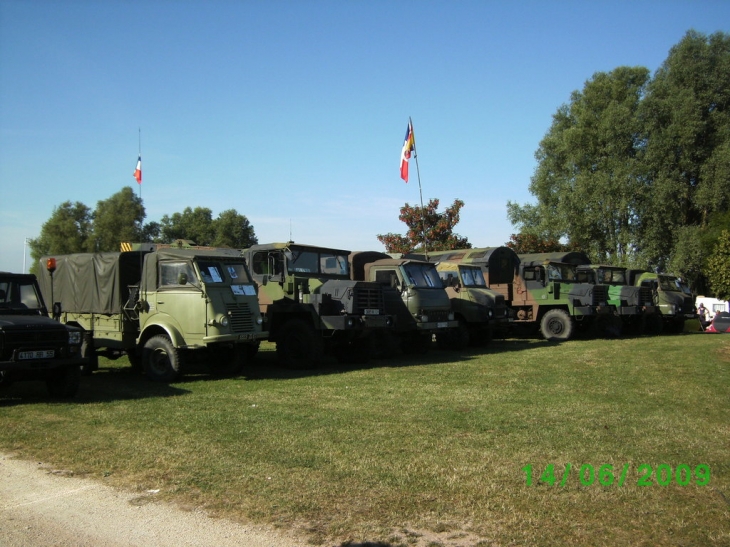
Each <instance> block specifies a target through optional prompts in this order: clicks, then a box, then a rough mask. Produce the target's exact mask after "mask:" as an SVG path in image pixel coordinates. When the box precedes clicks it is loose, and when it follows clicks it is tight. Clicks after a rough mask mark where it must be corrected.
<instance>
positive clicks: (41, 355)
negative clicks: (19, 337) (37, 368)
mask: <svg viewBox="0 0 730 547" xmlns="http://www.w3.org/2000/svg"><path fill="white" fill-rule="evenodd" d="M53 355H54V352H53V350H52V349H43V350H38V351H21V352H20V353H19V354H18V359H53Z"/></svg>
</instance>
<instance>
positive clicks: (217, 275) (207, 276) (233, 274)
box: [198, 260, 251, 285]
mask: <svg viewBox="0 0 730 547" xmlns="http://www.w3.org/2000/svg"><path fill="white" fill-rule="evenodd" d="M198 268H199V269H200V277H201V278H202V279H203V283H205V284H206V285H207V284H215V283H239V284H240V283H250V282H251V279H250V277H249V275H248V271H247V270H246V266H245V265H244V264H243V262H217V261H212V260H201V261H199V262H198ZM226 274H227V276H226Z"/></svg>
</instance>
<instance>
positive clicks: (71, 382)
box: [46, 366, 81, 399]
mask: <svg viewBox="0 0 730 547" xmlns="http://www.w3.org/2000/svg"><path fill="white" fill-rule="evenodd" d="M80 383H81V367H80V366H72V367H64V368H59V369H55V370H52V371H50V372H49V373H48V375H47V376H46V387H47V388H48V394H49V395H50V396H51V397H55V398H57V399H70V398H71V397H73V396H74V395H76V392H78V390H79V384H80Z"/></svg>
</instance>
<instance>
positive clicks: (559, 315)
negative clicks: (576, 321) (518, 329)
mask: <svg viewBox="0 0 730 547" xmlns="http://www.w3.org/2000/svg"><path fill="white" fill-rule="evenodd" d="M540 332H542V336H543V338H545V340H550V341H556V340H569V339H570V337H571V336H572V335H573V319H571V317H570V315H568V312H566V311H565V310H549V311H548V312H547V313H546V314H545V315H543V316H542V321H540Z"/></svg>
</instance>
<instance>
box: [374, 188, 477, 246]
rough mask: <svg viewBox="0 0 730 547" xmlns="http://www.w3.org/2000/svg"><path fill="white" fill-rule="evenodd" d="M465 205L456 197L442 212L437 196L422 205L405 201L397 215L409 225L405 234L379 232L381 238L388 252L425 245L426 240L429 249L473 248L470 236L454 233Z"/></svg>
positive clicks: (379, 239) (379, 238)
mask: <svg viewBox="0 0 730 547" xmlns="http://www.w3.org/2000/svg"><path fill="white" fill-rule="evenodd" d="M463 206H464V202H463V201H461V200H460V199H456V200H454V203H453V204H452V205H451V207H447V208H446V210H445V211H444V212H443V213H439V212H437V210H438V207H439V200H438V199H431V200H429V202H428V205H426V206H425V207H423V208H421V207H411V206H410V205H409V204H408V203H406V204H405V205H404V206H403V207H401V209H400V215H399V216H398V219H399V220H401V221H402V222H405V223H406V225H407V226H408V232H407V233H406V235H405V236H402V235H400V234H393V233H388V234H381V235H378V236H377V238H378V241H380V242H381V243H382V244H383V245H385V250H386V251H387V252H389V253H408V252H411V251H413V250H415V249H419V248H420V249H423V248H424V243H425V247H426V249H427V250H429V251H446V250H449V249H468V248H471V244H470V243H469V241H468V240H467V238H465V237H461V236H460V235H458V234H455V233H454V226H456V224H458V223H459V211H461V208H462V207H463ZM424 232H425V234H426V238H425V241H424V237H423V236H424Z"/></svg>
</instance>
